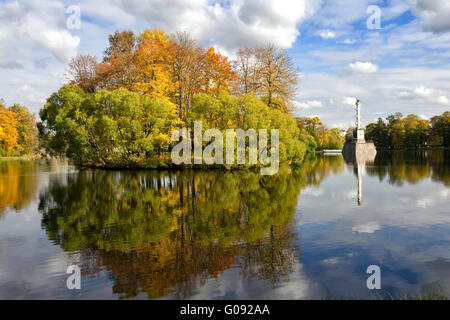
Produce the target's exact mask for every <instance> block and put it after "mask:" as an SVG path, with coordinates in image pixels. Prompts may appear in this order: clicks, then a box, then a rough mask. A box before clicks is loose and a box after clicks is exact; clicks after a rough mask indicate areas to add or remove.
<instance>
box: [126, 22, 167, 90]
mask: <svg viewBox="0 0 450 320" xmlns="http://www.w3.org/2000/svg"><path fill="white" fill-rule="evenodd" d="M169 48H170V39H169V36H168V35H167V34H166V33H164V31H162V30H158V29H153V30H145V31H144V32H143V33H141V34H140V35H139V38H138V49H137V52H136V58H135V63H136V68H137V74H138V78H137V82H136V84H135V86H134V87H135V90H136V91H137V92H138V93H140V94H143V95H147V96H153V97H159V98H162V99H168V97H169V96H170V94H171V93H172V92H173V90H174V87H175V84H174V83H173V81H172V78H171V74H170V65H169V63H170V52H169Z"/></svg>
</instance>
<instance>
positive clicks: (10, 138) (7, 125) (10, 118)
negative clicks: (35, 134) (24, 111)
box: [0, 105, 19, 151]
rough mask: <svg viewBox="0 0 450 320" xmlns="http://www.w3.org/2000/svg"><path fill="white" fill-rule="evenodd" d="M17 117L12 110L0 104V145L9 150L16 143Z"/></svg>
mask: <svg viewBox="0 0 450 320" xmlns="http://www.w3.org/2000/svg"><path fill="white" fill-rule="evenodd" d="M18 137H19V135H18V133H17V117H16V114H15V113H14V112H12V111H9V110H8V109H6V108H5V107H4V106H3V105H0V146H1V148H2V149H4V150H6V151H11V150H12V149H13V148H14V147H15V146H16V145H17V138H18Z"/></svg>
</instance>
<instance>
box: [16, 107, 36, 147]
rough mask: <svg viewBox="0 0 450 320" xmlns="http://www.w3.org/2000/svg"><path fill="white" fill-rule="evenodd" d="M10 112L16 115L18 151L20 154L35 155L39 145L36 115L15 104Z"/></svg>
mask: <svg viewBox="0 0 450 320" xmlns="http://www.w3.org/2000/svg"><path fill="white" fill-rule="evenodd" d="M9 110H10V111H12V112H14V113H15V115H16V128H17V133H18V136H17V150H18V151H19V152H20V154H32V153H34V152H35V151H36V149H37V147H38V144H39V141H38V130H37V126H36V119H35V115H34V114H32V113H30V111H29V110H28V108H27V107H25V106H21V105H20V104H14V105H13V106H11V107H10V108H9Z"/></svg>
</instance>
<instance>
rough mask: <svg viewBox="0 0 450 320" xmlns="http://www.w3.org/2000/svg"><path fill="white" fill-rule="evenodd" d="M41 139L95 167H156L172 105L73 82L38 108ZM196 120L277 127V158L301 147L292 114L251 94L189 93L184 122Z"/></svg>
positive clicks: (298, 154) (300, 152)
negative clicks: (93, 89)
mask: <svg viewBox="0 0 450 320" xmlns="http://www.w3.org/2000/svg"><path fill="white" fill-rule="evenodd" d="M40 117H41V119H42V122H41V123H40V124H39V130H40V133H41V138H42V140H43V144H44V145H45V146H46V148H47V150H48V151H49V152H51V153H52V154H54V155H66V156H68V157H70V158H71V159H73V160H74V161H75V162H76V163H78V164H80V165H86V166H99V167H156V166H161V165H163V164H164V162H163V161H162V160H163V159H162V158H161V157H160V154H161V153H162V152H164V151H167V150H169V149H170V147H171V146H172V145H173V144H175V143H177V142H174V141H171V140H170V138H171V134H172V131H173V130H177V129H178V123H179V122H180V119H179V118H178V113H177V109H176V107H175V105H174V104H172V103H171V102H170V101H166V100H164V99H162V98H158V97H147V96H141V95H139V94H137V93H134V92H130V91H128V90H127V89H125V88H120V89H117V90H112V91H108V90H98V91H96V92H95V93H86V92H84V91H83V90H82V89H81V88H79V87H78V86H76V85H68V86H64V87H62V88H61V89H60V90H59V91H58V92H57V93H54V94H53V95H52V96H51V97H50V98H49V99H48V102H47V104H46V105H45V107H44V108H43V109H42V110H41V112H40ZM198 120H202V122H203V130H206V129H208V128H217V129H219V130H225V129H232V128H241V129H243V130H247V129H248V128H257V129H270V128H277V129H278V128H279V129H280V146H279V154H280V161H293V162H299V161H301V160H302V159H303V157H304V155H305V153H306V146H305V144H304V143H303V142H302V141H301V140H300V131H299V129H298V128H297V125H296V123H295V120H294V119H293V118H292V117H291V116H290V115H288V114H286V113H283V112H282V111H279V110H270V109H269V107H268V106H267V105H266V104H265V103H263V102H262V101H261V100H259V99H258V98H256V97H253V96H242V97H240V98H237V97H234V96H231V95H229V94H228V93H226V92H222V93H220V94H218V95H217V97H211V96H209V95H206V94H200V95H197V96H195V97H194V99H193V100H192V102H191V108H190V109H189V110H188V112H187V114H186V120H185V122H186V125H187V126H188V127H190V128H192V127H193V125H192V122H193V121H198Z"/></svg>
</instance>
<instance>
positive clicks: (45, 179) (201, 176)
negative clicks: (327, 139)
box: [0, 150, 450, 299]
mask: <svg viewBox="0 0 450 320" xmlns="http://www.w3.org/2000/svg"><path fill="white" fill-rule="evenodd" d="M71 265H77V266H79V267H80V269H81V280H82V281H81V290H69V289H68V288H67V286H66V280H67V278H68V277H69V276H70V274H66V270H67V268H68V266H71ZM370 265H377V266H379V267H380V270H381V290H369V289H368V288H367V285H366V280H367V278H368V277H369V276H370V274H367V273H366V270H367V267H368V266H370ZM436 291H439V292H442V293H446V294H450V151H448V150H434V151H422V152H406V151H404V152H401V151H398V152H389V153H388V152H385V153H383V152H381V153H379V154H378V155H377V158H376V160H375V162H374V163H367V164H352V163H346V162H345V161H344V159H343V157H342V156H341V155H332V156H318V157H316V158H310V159H307V160H306V161H305V163H304V165H303V166H302V167H301V168H296V169H293V168H289V167H281V168H280V171H279V173H278V174H277V175H275V176H262V175H260V173H259V171H254V172H253V171H251V170H242V171H231V172H227V171H221V170H210V171H200V170H184V171H105V170H81V169H78V168H77V167H75V166H72V165H71V164H70V163H68V162H67V161H64V160H36V161H0V299H22V298H28V299H323V298H342V297H346V298H358V299H366V298H373V297H377V296H383V297H386V296H390V295H392V296H396V295H401V294H414V293H420V294H422V293H427V292H436Z"/></svg>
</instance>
